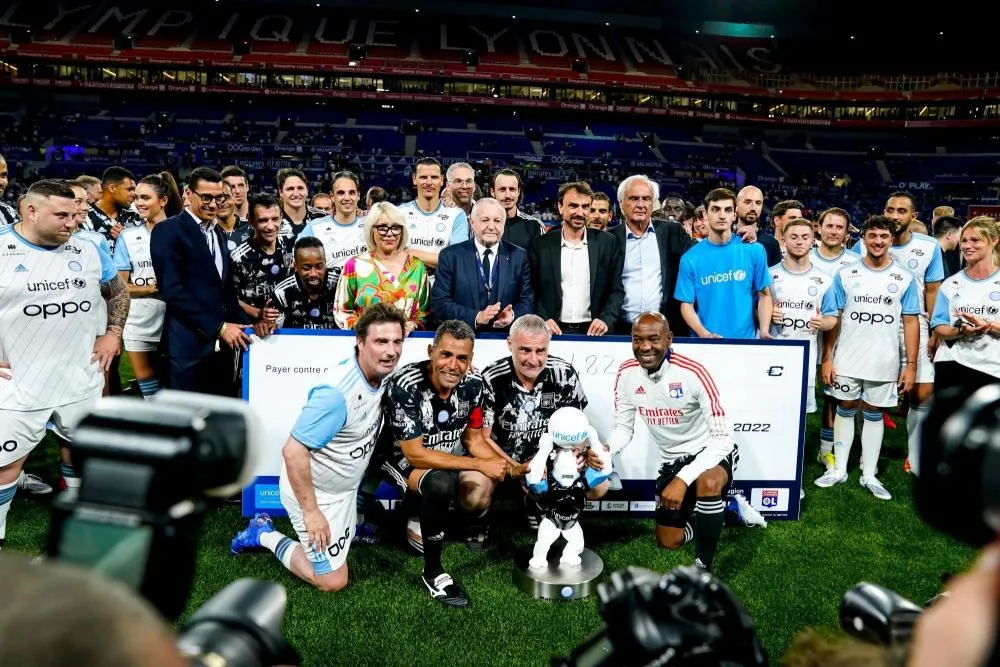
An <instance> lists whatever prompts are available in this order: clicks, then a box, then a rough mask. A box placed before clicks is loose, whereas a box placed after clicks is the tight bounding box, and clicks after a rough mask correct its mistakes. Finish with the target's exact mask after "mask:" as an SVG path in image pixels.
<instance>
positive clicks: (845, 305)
mask: <svg viewBox="0 0 1000 667" xmlns="http://www.w3.org/2000/svg"><path fill="white" fill-rule="evenodd" d="M917 291H918V290H917V279H916V278H915V277H914V275H913V274H912V273H910V272H909V271H907V270H906V269H904V268H903V267H902V266H900V265H899V264H898V263H897V262H890V263H889V264H887V265H886V266H885V268H882V269H873V268H871V267H870V266H868V265H867V264H865V263H864V262H863V261H862V262H855V263H854V264H850V265H848V266H845V267H844V268H842V269H840V271H837V273H836V274H835V275H834V277H833V286H832V287H830V289H829V290H827V292H826V295H824V297H823V308H822V310H823V316H824V317H827V316H831V315H839V316H840V333H839V335H838V336H837V345H836V347H835V348H834V351H833V366H834V368H835V369H836V371H837V375H843V376H845V377H850V378H855V379H857V380H868V381H870V382H892V381H895V380H896V379H898V378H899V353H900V344H899V330H900V327H901V325H902V321H903V315H919V313H920V301H919V299H918V298H917ZM911 354H912V355H914V356H915V355H916V351H915V350H914V351H912V352H911Z"/></svg>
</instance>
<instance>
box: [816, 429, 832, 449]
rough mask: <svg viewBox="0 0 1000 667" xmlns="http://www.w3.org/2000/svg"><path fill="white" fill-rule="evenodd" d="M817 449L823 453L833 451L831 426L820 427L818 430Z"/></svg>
mask: <svg viewBox="0 0 1000 667" xmlns="http://www.w3.org/2000/svg"><path fill="white" fill-rule="evenodd" d="M819 451H820V452H822V453H823V454H828V453H832V452H833V427H832V426H831V427H830V428H827V427H825V426H824V427H822V428H821V429H820V430H819Z"/></svg>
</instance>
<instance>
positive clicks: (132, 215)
mask: <svg viewBox="0 0 1000 667" xmlns="http://www.w3.org/2000/svg"><path fill="white" fill-rule="evenodd" d="M116 222H118V223H121V226H122V227H123V228H124V229H128V228H129V227H137V226H139V225H142V224H145V223H143V221H142V218H140V217H139V214H138V213H136V212H135V211H133V210H132V209H130V208H126V209H122V210H121V211H119V212H118V218H117V220H114V219H112V218H110V217H109V216H108V214H107V213H105V212H104V211H102V210H101V209H99V208H98V207H97V204H91V205H90V212H89V213H87V219H86V220H84V221H83V224H81V225H80V228H81V229H89V230H90V231H92V232H97V233H99V234H101V235H102V236H103V237H104V238H106V239H107V240H108V246H110V248H111V252H112V253H113V252H114V251H115V239H114V238H113V237H112V236H111V229H112V228H113V227H114V226H115V223H116Z"/></svg>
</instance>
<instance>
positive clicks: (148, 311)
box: [115, 225, 167, 342]
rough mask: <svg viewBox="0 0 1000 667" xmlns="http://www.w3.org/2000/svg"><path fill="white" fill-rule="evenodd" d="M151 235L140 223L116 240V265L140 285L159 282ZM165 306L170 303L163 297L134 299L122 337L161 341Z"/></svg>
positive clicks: (133, 281)
mask: <svg viewBox="0 0 1000 667" xmlns="http://www.w3.org/2000/svg"><path fill="white" fill-rule="evenodd" d="M149 238H150V232H149V230H148V229H147V228H146V225H139V226H138V227H128V228H126V229H123V230H122V233H121V234H119V235H118V241H117V243H115V268H116V269H117V270H119V271H128V272H129V278H128V281H129V282H130V283H132V284H133V285H136V286H137V287H149V286H152V285H156V274H155V273H154V272H153V259H152V257H151V256H150V254H149ZM166 310H167V304H165V303H164V302H163V301H161V300H160V299H156V298H149V297H143V298H140V299H132V300H131V301H130V302H129V308H128V320H127V321H126V322H125V331H124V332H123V333H122V338H127V339H129V340H142V341H149V342H159V340H160V334H161V332H162V330H163V315H164V313H166Z"/></svg>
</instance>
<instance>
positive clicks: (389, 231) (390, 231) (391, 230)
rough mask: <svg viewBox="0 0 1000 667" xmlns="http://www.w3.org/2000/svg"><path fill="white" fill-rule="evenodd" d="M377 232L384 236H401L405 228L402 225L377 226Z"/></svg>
mask: <svg viewBox="0 0 1000 667" xmlns="http://www.w3.org/2000/svg"><path fill="white" fill-rule="evenodd" d="M375 231H376V232H378V233H379V234H381V235H382V236H389V235H392V236H399V235H400V234H402V233H403V228H402V227H401V226H400V225H392V226H389V225H375Z"/></svg>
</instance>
